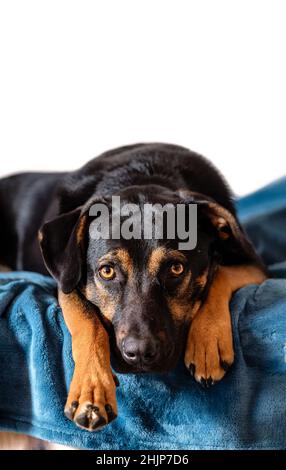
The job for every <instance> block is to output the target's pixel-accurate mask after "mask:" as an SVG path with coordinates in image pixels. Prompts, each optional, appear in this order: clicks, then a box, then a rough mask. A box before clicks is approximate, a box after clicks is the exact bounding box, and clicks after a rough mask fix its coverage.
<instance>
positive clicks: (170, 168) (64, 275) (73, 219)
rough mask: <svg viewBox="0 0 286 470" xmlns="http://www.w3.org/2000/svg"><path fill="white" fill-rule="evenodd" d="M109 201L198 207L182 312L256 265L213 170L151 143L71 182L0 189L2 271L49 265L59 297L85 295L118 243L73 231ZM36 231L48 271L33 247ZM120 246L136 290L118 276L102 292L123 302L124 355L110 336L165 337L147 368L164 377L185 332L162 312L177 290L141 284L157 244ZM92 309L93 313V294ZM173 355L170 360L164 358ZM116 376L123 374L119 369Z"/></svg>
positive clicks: (16, 183)
mask: <svg viewBox="0 0 286 470" xmlns="http://www.w3.org/2000/svg"><path fill="white" fill-rule="evenodd" d="M185 192H187V193H186V194H188V196H187V195H185V196H184V194H185ZM115 194H120V195H121V196H122V198H123V200H124V202H135V203H139V204H143V203H144V202H151V203H154V202H161V203H162V204H163V203H166V202H167V201H172V202H177V203H178V202H185V203H186V205H187V204H189V203H190V202H196V203H197V204H198V214H199V237H198V238H199V240H198V246H197V248H196V249H195V250H194V251H193V253H188V254H187V255H186V257H187V261H186V263H187V264H186V269H187V270H188V269H190V271H191V272H192V280H191V282H190V288H189V290H188V293H187V294H186V298H185V302H186V305H187V304H188V305H191V304H193V303H194V302H195V301H196V300H198V299H200V300H203V299H204V298H205V297H206V295H207V290H208V287H209V285H210V283H211V281H212V277H213V275H214V272H215V269H216V266H217V265H218V264H242V263H256V264H260V260H259V259H258V257H257V255H256V254H255V251H254V249H253V247H252V245H251V244H250V242H249V241H248V240H247V238H246V236H245V234H244V232H243V230H242V228H241V226H240V225H239V222H238V221H237V218H236V211H235V207H234V203H233V198H232V194H231V191H230V189H229V187H228V185H227V184H226V182H225V181H224V179H223V177H222V176H221V175H220V173H219V172H218V171H217V169H215V168H214V167H213V165H212V164H211V163H210V162H209V161H207V160H206V159H205V158H204V157H202V156H200V155H198V154H196V153H194V152H191V151H190V150H188V149H186V148H183V147H179V146H175V145H169V144H156V143H155V144H137V145H131V146H127V147H121V148H118V149H115V150H112V151H109V152H106V153H104V154H102V155H100V156H99V157H98V158H95V159H93V160H91V161H90V162H89V163H87V164H86V165H85V166H83V167H82V168H81V169H79V170H77V171H74V172H70V173H52V174H43V173H27V174H21V175H15V176H11V177H8V178H4V179H2V180H0V220H1V228H0V263H1V264H5V265H8V266H10V267H11V268H12V269H14V270H33V271H38V272H41V273H47V270H46V267H45V264H46V266H47V267H48V271H49V272H50V273H51V274H52V275H53V277H54V278H55V279H56V280H57V282H58V284H59V287H60V289H61V290H62V291H63V292H64V293H69V292H71V291H72V290H74V289H78V290H80V291H81V295H82V294H83V293H84V288H85V286H86V285H87V284H90V283H92V282H94V278H95V276H97V267H96V263H95V261H96V260H97V259H99V257H100V256H102V255H103V254H104V253H106V252H107V251H108V250H110V249H111V248H118V242H115V241H112V240H109V241H102V242H96V243H95V242H92V241H91V240H89V239H88V234H87V232H86V233H85V234H84V239H83V240H81V241H80V242H79V240H78V238H77V237H78V228H79V225H80V223H81V221H82V217H83V215H85V214H87V213H88V209H89V207H90V205H91V203H92V201H94V200H104V201H105V202H107V203H108V202H109V201H110V198H111V196H112V195H115ZM223 208H224V209H226V211H227V212H225V211H224V212H222V213H223V215H224V217H226V221H227V224H226V226H225V227H223V229H222V230H225V231H226V232H227V235H228V236H227V237H225V239H224V237H220V236H219V233H218V229H217V227H215V226H214V223H213V218H214V217H217V218H218V217H221V211H223ZM225 214H226V215H225ZM47 221H50V222H48V223H45V222H47ZM41 226H43V227H42V231H41V235H42V240H41V246H42V252H43V255H44V259H45V263H44V261H43V257H42V255H41V252H40V248H39V242H38V239H37V237H38V231H39V229H40V227H41ZM163 243H165V245H166V246H168V247H172V248H174V249H177V245H176V244H177V240H175V241H174V242H172V243H173V244H172V243H171V242H169V241H167V242H166V241H164V242H163ZM120 246H121V247H124V248H126V249H127V250H128V252H129V254H130V256H131V258H132V260H133V263H134V266H135V268H136V269H135V271H136V273H135V274H134V283H133V284H134V286H135V287H133V288H131V287H130V288H129V287H128V289H126V290H125V291H124V287H123V284H124V282H125V281H124V275H123V274H122V282H121V284H120V283H118V284H117V286H116V284H114V286H113V287H112V286H111V285H109V287H108V289H109V295H111V298H112V295H114V296H115V297H116V295H117V296H118V295H119V293H120V295H121V297H120V298H121V300H120V302H118V305H117V307H116V310H115V312H114V319H113V327H114V328H113V332H111V336H112V335H113V336H114V345H113V346H114V349H115V350H116V349H117V351H118V350H120V353H121V354H122V347H123V346H122V344H119V343H118V341H117V340H116V333H117V332H118V331H119V329H120V328H122V324H123V323H124V322H125V323H124V324H125V326H126V325H127V324H128V329H129V331H131V330H130V329H132V331H133V332H134V331H136V332H137V333H136V334H137V336H138V335H139V336H140V335H141V336H142V337H144V338H146V337H148V338H153V339H152V341H153V340H154V341H155V339H154V338H155V336H156V334H159V332H160V331H162V328H163V330H164V334H165V340H164V344H162V345H161V350H162V351H163V352H162V354H161V355H160V357H158V361H157V363H156V364H152V370H162V369H163V368H164V367H165V368H170V367H171V365H172V364H173V365H174V364H175V362H176V360H177V358H178V356H179V354H180V353H181V350H182V347H183V344H184V338H185V334H186V332H187V325H186V322H187V320H184V321H181V323H180V322H178V321H175V320H174V318H172V316H171V315H170V314H169V313H170V312H169V311H168V310H169V308H168V306H167V300H166V299H167V298H168V299H170V298H172V297H175V296H176V295H177V294H176V292H177V290H178V285H177V284H176V283H175V282H174V281H172V280H170V279H167V278H166V276H165V274H164V272H163V271H162V273H160V276H159V277H160V279H159V278H158V279H157V280H156V281H154V280H152V279H145V278H144V274H143V268H142V266H144V260H145V259H147V257H148V256H149V255H150V253H151V251H152V250H153V249H154V248H156V246H160V242H158V241H155V240H149V241H148V242H146V241H140V242H138V241H136V240H129V241H120ZM206 268H208V273H209V274H208V282H207V283H206V285H205V286H203V287H202V286H201V285H200V284H199V282H197V279H199V276H200V275H201V274H202V273H203V272H204V270H205V269H206ZM142 276H143V278H142ZM119 277H120V276H119ZM144 282H145V293H144V294H143V293H142V292H141V293H139V290H138V286H140V287H142V285H143V284H144ZM124 285H126V283H125V284H124ZM136 286H137V287H136ZM112 289H113V290H114V293H113V294H112ZM132 289H133V290H132ZM141 290H142V289H141ZM123 291H124V295H122V292H123ZM115 297H114V298H115ZM89 300H90V299H89ZM91 301H92V303H94V305H96V306H97V305H98V303H97V302H98V299H97V298H96V294H95V297H94V299H92V300H91ZM148 312H149V313H148ZM150 312H151V313H150ZM152 312H153V313H154V312H156V314H155V315H154V314H153V313H152ZM148 315H149V316H148ZM134 318H135V319H136V321H134ZM126 328H127V327H126ZM126 328H125V329H126ZM139 330H140V334H139ZM141 336H140V337H141ZM150 344H151V343H150ZM149 346H150V345H149ZM170 350H172V353H169V352H168V354H169V356H170V358H169V359H168V360H167V356H166V354H167V353H166V351H170ZM121 354H118V356H120V357H121ZM171 356H172V357H171ZM121 359H122V358H121ZM119 362H120V361H119ZM121 362H122V361H121ZM120 368H121V369H123V368H124V367H123V366H122V364H121V366H120ZM131 370H132V367H131Z"/></svg>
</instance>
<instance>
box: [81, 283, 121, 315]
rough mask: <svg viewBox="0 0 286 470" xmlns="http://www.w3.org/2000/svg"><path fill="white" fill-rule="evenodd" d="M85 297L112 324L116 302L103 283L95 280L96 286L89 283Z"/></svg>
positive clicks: (84, 290) (84, 291) (85, 290)
mask: <svg viewBox="0 0 286 470" xmlns="http://www.w3.org/2000/svg"><path fill="white" fill-rule="evenodd" d="M83 293H84V295H85V297H86V298H87V299H88V300H89V301H90V302H92V303H96V305H97V307H98V308H99V310H100V313H101V314H102V315H103V316H104V317H105V318H106V319H107V320H109V321H110V322H111V321H112V319H113V316H114V313H115V307H116V300H114V299H112V298H111V296H110V295H109V293H108V291H107V290H106V289H105V287H104V286H103V285H102V283H101V282H100V281H99V280H98V279H95V281H94V284H92V283H88V284H87V285H86V286H85V288H84V289H83Z"/></svg>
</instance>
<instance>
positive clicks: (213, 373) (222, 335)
mask: <svg viewBox="0 0 286 470" xmlns="http://www.w3.org/2000/svg"><path fill="white" fill-rule="evenodd" d="M265 279H266V275H265V274H264V273H263V272H262V270H261V269H260V268H258V267H256V266H225V267H223V266H220V267H219V268H218V271H217V273H216V275H215V278H214V280H213V283H212V285H211V287H210V290H209V293H208V297H207V299H206V301H205V302H204V304H203V305H202V307H201V308H200V309H199V310H198V312H197V314H196V315H195V317H194V319H193V321H192V323H191V326H190V331H189V335H188V340H187V347H186V352H185V365H186V366H187V368H188V369H189V370H190V372H191V374H192V375H193V376H194V377H195V379H196V380H197V381H198V382H200V383H201V384H202V385H204V386H209V385H212V384H214V383H215V382H217V381H218V380H221V379H222V377H223V376H224V374H225V372H226V370H227V369H228V368H229V367H230V366H231V364H232V363H233V360H234V351H233V340H232V327H231V317H230V311H229V302H230V300H231V297H232V295H233V293H234V292H235V291H236V290H238V289H240V288H241V287H244V286H246V285H248V284H260V283H262V282H263V281H264V280H265Z"/></svg>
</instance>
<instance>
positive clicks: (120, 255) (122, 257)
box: [116, 248, 133, 276]
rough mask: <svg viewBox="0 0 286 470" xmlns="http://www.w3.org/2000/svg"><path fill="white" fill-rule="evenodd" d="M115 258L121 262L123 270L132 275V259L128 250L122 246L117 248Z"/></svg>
mask: <svg viewBox="0 0 286 470" xmlns="http://www.w3.org/2000/svg"><path fill="white" fill-rule="evenodd" d="M116 258H117V259H118V260H119V262H120V263H121V265H122V267H123V269H124V271H126V272H127V273H128V275H129V276H132V274H133V261H132V258H131V257H130V255H129V253H128V251H127V250H125V249H123V248H120V249H119V250H117V251H116Z"/></svg>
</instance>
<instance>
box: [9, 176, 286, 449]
mask: <svg viewBox="0 0 286 470" xmlns="http://www.w3.org/2000/svg"><path fill="white" fill-rule="evenodd" d="M238 209H239V213H240V217H241V220H242V221H243V222H244V223H245V227H246V229H247V231H248V233H249V235H250V236H251V238H252V239H253V241H254V243H255V245H256V247H257V249H258V251H259V252H260V253H261V254H262V256H263V257H264V259H265V261H266V262H267V264H268V265H269V267H270V270H271V272H272V273H273V275H274V277H275V278H273V279H269V280H267V281H266V282H264V283H263V284H262V285H261V286H256V285H250V286H247V287H246V288H244V289H241V290H240V291H238V292H237V293H236V294H235V296H234V297H233V300H232V302H231V312H232V318H233V331H234V343H235V353H236V361H235V364H234V366H233V367H232V368H231V370H230V371H229V373H228V374H227V376H226V377H225V379H223V381H222V382H220V383H219V384H217V385H215V386H214V387H213V388H210V389H207V390H204V389H203V388H201V386H200V385H198V384H196V383H195V382H194V380H193V379H192V378H191V377H190V375H189V374H188V373H187V371H186V370H185V369H184V366H183V364H180V365H179V367H178V368H177V370H176V371H173V372H172V373H169V374H167V375H163V376H158V375H148V376H147V375H144V376H138V375H137V376H124V375H121V376H119V380H120V388H119V389H118V392H117V396H118V404H119V417H118V418H117V420H116V421H114V422H113V423H112V424H111V425H109V426H107V427H106V428H105V429H104V430H102V431H100V432H97V433H93V434H90V433H89V432H87V431H83V430H80V429H78V428H76V427H75V426H74V424H72V423H71V422H70V421H68V420H67V419H66V418H65V416H64V414H63V408H64V404H65V400H66V397H67V390H68V386H69V383H70V380H71V377H72V371H73V361H72V357H71V339H70V335H69V333H68V331H67V328H66V326H65V324H64V321H63V317H62V314H61V310H60V308H59V306H58V304H57V300H56V286H55V283H54V281H53V280H52V279H50V278H48V277H44V276H41V275H38V274H34V273H19V272H17V273H6V274H1V275H0V364H1V369H0V371H1V372H0V430H1V431H5V430H6V431H17V432H23V433H26V434H29V435H32V436H35V437H39V438H42V439H46V440H49V441H54V442H59V443H62V444H66V445H68V446H74V447H78V448H86V449H105V450H107V449H116V450H118V449H140V450H149V449H160V450H164V449H185V450H186V449H262V448H263V449H285V448H286V406H285V397H286V237H285V232H286V179H284V180H280V181H278V182H277V183H275V184H273V185H272V186H269V187H267V188H265V189H263V190H261V191H258V192H256V193H254V194H252V195H251V196H248V197H246V198H243V199H242V200H240V201H239V202H238Z"/></svg>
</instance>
